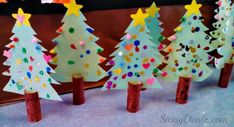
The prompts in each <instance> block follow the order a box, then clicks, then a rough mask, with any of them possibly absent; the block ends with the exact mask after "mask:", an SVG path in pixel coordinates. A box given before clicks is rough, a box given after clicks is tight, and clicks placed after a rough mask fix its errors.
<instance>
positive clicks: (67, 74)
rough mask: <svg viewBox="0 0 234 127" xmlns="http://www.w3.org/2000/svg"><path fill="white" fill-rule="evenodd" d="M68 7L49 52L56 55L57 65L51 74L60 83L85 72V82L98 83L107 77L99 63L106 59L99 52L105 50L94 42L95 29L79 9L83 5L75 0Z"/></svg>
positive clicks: (95, 39) (54, 61)
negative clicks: (88, 23)
mask: <svg viewBox="0 0 234 127" xmlns="http://www.w3.org/2000/svg"><path fill="white" fill-rule="evenodd" d="M64 5H65V7H67V8H68V10H67V13H66V15H65V16H64V18H63V20H62V22H63V23H64V24H63V25H62V26H61V27H60V28H59V29H58V31H57V32H58V33H59V34H60V35H59V36H58V37H56V38H55V39H54V40H53V42H54V43H55V44H56V47H55V48H54V49H52V50H51V51H50V53H54V54H56V56H55V57H54V58H53V59H52V64H55V65H57V67H56V68H55V71H56V74H52V77H53V78H55V79H56V80H58V81H60V82H72V76H73V75H76V74H78V75H82V76H83V78H84V80H85V81H90V82H95V81H98V80H100V79H102V78H103V77H105V76H106V72H105V71H104V70H103V69H102V68H101V67H100V66H99V64H100V63H102V62H103V61H104V60H105V58H104V57H101V56H100V55H98V53H100V52H102V51H103V49H102V48H101V47H100V46H98V45H97V44H96V43H95V42H96V41H97V40H98V38H97V37H96V36H94V35H93V29H92V28H91V27H89V26H88V25H87V24H86V23H85V21H86V19H85V17H84V15H83V14H82V13H81V11H80V9H81V8H82V5H78V4H76V2H75V0H72V1H71V2H70V3H69V4H64Z"/></svg>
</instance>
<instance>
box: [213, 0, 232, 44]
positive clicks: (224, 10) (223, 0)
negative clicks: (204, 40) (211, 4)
mask: <svg viewBox="0 0 234 127" xmlns="http://www.w3.org/2000/svg"><path fill="white" fill-rule="evenodd" d="M216 4H217V5H218V6H219V7H218V9H216V10H215V12H216V13H217V14H216V15H215V19H217V20H218V21H217V22H215V23H213V26H214V28H216V30H214V31H212V32H211V33H210V35H211V36H212V37H213V38H214V39H215V40H213V41H211V45H212V46H214V47H216V48H219V47H220V46H222V45H224V44H225V41H226V35H225V34H224V32H223V30H224V29H225V28H226V27H227V26H226V22H227V19H228V15H229V13H230V10H231V1H230V0H219V1H218V2H216Z"/></svg>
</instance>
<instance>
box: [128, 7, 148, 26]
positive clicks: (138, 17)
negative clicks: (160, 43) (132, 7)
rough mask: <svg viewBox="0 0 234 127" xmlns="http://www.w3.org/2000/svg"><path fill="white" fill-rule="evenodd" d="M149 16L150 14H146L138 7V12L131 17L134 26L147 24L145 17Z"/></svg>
mask: <svg viewBox="0 0 234 127" xmlns="http://www.w3.org/2000/svg"><path fill="white" fill-rule="evenodd" d="M148 16H149V14H144V13H143V12H142V10H141V9H138V11H137V13H136V14H133V15H131V18H132V19H133V21H134V24H133V25H134V26H137V25H142V26H145V19H146V18H147V17H148Z"/></svg>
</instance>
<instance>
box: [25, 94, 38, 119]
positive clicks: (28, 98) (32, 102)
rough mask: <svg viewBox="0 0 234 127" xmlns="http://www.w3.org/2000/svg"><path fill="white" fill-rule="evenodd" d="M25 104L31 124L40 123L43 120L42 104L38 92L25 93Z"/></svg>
mask: <svg viewBox="0 0 234 127" xmlns="http://www.w3.org/2000/svg"><path fill="white" fill-rule="evenodd" d="M25 102H26V110H27V118H28V121H29V122H38V121H40V120H41V118H42V116H41V104H40V99H39V96H38V92H28V91H25Z"/></svg>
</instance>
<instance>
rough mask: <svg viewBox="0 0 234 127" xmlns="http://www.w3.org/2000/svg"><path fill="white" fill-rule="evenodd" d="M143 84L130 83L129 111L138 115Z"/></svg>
mask: <svg viewBox="0 0 234 127" xmlns="http://www.w3.org/2000/svg"><path fill="white" fill-rule="evenodd" d="M142 86H143V84H142V83H130V82H129V83H128V97H127V111H128V112H131V113H136V112H137V111H139V103H140V94H141V88H142Z"/></svg>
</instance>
